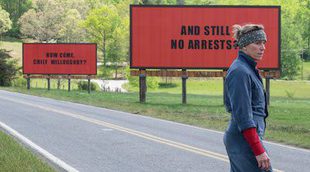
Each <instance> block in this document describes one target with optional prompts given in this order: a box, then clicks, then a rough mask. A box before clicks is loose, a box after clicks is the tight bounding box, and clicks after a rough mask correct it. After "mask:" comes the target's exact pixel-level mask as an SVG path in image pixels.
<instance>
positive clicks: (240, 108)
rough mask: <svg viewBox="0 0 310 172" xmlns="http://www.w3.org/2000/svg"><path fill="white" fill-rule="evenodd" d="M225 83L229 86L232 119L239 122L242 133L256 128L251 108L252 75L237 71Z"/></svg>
mask: <svg viewBox="0 0 310 172" xmlns="http://www.w3.org/2000/svg"><path fill="white" fill-rule="evenodd" d="M225 82H226V83H225V84H227V94H228V96H229V101H230V106H231V113H232V119H233V120H235V121H236V122H237V125H238V128H239V130H240V132H242V131H243V130H245V129H248V128H252V127H256V125H255V122H254V120H253V112H252V106H251V102H252V101H251V99H252V91H251V77H250V75H249V74H247V73H246V72H244V71H242V70H235V71H233V72H232V73H230V77H228V78H227V79H226V81H225Z"/></svg>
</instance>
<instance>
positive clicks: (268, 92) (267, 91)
mask: <svg viewBox="0 0 310 172" xmlns="http://www.w3.org/2000/svg"><path fill="white" fill-rule="evenodd" d="M270 78H271V77H270V75H269V74H267V75H266V101H267V102H266V103H267V105H268V106H269V105H270Z"/></svg>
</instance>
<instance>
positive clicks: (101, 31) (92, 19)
mask: <svg viewBox="0 0 310 172" xmlns="http://www.w3.org/2000/svg"><path fill="white" fill-rule="evenodd" d="M120 24H121V20H120V17H119V16H118V13H117V9H116V7H115V6H114V5H112V4H111V5H103V6H102V7H100V8H98V9H92V10H90V11H89V14H88V16H87V17H86V19H85V20H84V21H83V22H82V23H81V26H82V27H84V28H85V29H86V31H87V33H88V34H89V38H90V40H91V41H92V42H96V43H97V45H98V47H99V49H100V50H101V51H102V53H103V63H104V67H105V66H106V63H107V54H106V48H107V43H108V42H109V41H111V40H112V39H113V33H114V31H115V29H116V28H118V27H120Z"/></svg>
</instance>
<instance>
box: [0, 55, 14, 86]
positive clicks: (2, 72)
mask: <svg viewBox="0 0 310 172" xmlns="http://www.w3.org/2000/svg"><path fill="white" fill-rule="evenodd" d="M17 72H18V67H17V61H16V60H13V58H12V57H11V56H10V55H9V54H8V52H7V51H6V50H3V49H0V86H11V85H12V80H13V79H14V78H15V77H16V74H17Z"/></svg>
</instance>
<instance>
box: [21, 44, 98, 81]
mask: <svg viewBox="0 0 310 172" xmlns="http://www.w3.org/2000/svg"><path fill="white" fill-rule="evenodd" d="M26 44H42V45H43V44H46V45H61V44H63V45H67V44H71V45H95V46H96V52H95V56H96V65H95V71H96V72H95V73H94V74H87V73H80V74H68V73H25V72H24V61H25V60H24V58H25V57H24V45H26ZM97 50H98V48H97V43H23V45H22V54H23V57H22V70H23V74H24V75H97V63H98V58H97V56H98V55H97Z"/></svg>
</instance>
